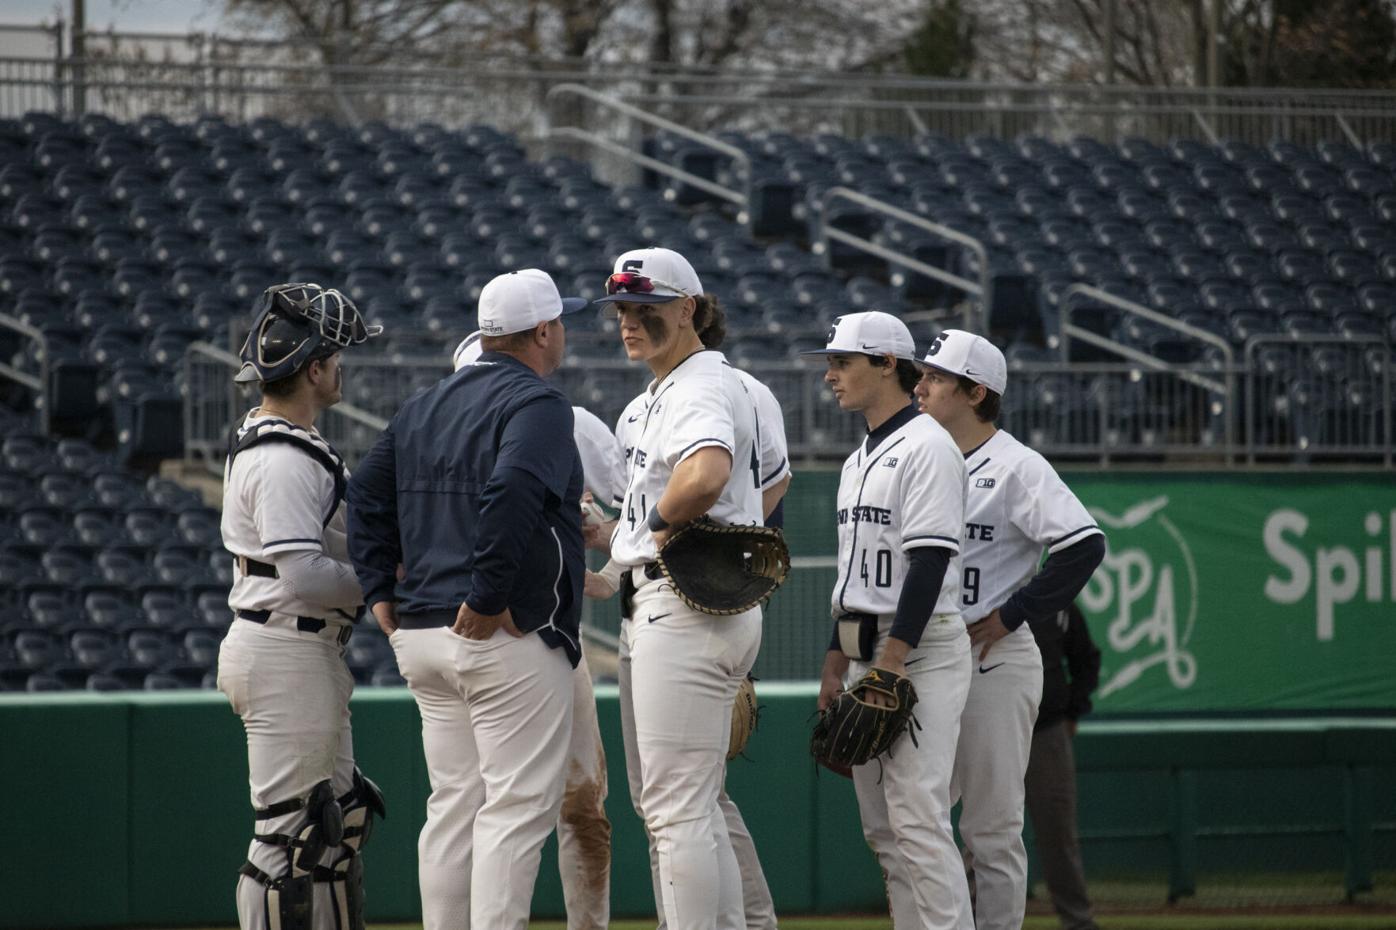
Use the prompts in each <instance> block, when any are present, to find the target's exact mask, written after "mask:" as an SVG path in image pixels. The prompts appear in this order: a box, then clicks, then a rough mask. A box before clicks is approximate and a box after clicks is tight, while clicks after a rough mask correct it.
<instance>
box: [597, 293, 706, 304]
mask: <svg viewBox="0 0 1396 930" xmlns="http://www.w3.org/2000/svg"><path fill="white" fill-rule="evenodd" d="M683 296H684V295H683V294H607V295H606V296H604V297H598V298H596V299H595V300H594V301H592V303H596V304H616V303H626V304H667V303H668V302H669V301H671V300H679V299H681V298H682V297H683Z"/></svg>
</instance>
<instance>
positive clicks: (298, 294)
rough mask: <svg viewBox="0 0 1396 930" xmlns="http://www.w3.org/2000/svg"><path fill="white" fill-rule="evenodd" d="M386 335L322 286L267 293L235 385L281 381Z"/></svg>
mask: <svg viewBox="0 0 1396 930" xmlns="http://www.w3.org/2000/svg"><path fill="white" fill-rule="evenodd" d="M382 332H383V327H381V326H369V325H367V324H366V323H364V318H363V316H362V315H361V314H360V313H359V309H358V308H357V307H355V306H354V302H353V301H352V300H350V299H349V298H348V297H346V296H344V295H343V294H341V293H340V292H339V291H337V290H335V289H334V288H324V287H321V286H320V285H318V284H277V285H275V286H274V287H269V288H267V289H266V290H265V291H263V292H262V296H261V297H260V298H259V299H258V301H257V309H256V312H255V313H254V314H253V317H252V331H251V332H249V333H248V334H247V341H246V342H244V343H243V344H242V352H241V353H240V354H241V356H242V369H241V370H240V371H239V372H238V373H237V375H236V377H234V379H233V380H234V381H237V382H239V383H247V382H251V381H262V382H268V381H280V380H281V379H282V378H289V377H290V376H291V375H293V374H295V373H296V372H298V371H300V370H301V369H302V368H303V367H305V366H306V365H307V364H309V363H310V362H311V361H313V360H314V359H317V358H328V357H330V356H331V355H334V354H335V353H336V352H338V351H340V350H341V349H347V348H349V347H350V346H355V345H358V344H359V343H361V342H367V341H368V340H369V339H370V338H371V337H373V336H377V335H379V334H380V333H382Z"/></svg>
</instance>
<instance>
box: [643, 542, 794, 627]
mask: <svg viewBox="0 0 1396 930" xmlns="http://www.w3.org/2000/svg"><path fill="white" fill-rule="evenodd" d="M658 561H659V568H660V570H661V571H663V572H664V577H665V578H667V579H668V580H669V583H670V584H671V585H673V586H674V593H675V594H677V595H678V596H679V599H680V600H682V601H683V602H684V603H685V604H687V605H688V606H689V607H691V608H693V609H694V610H697V611H699V612H701V613H705V614H714V615H716V616H719V617H725V616H729V615H731V614H740V613H744V612H746V611H748V610H751V609H752V608H753V607H755V606H756V605H757V604H759V603H761V602H762V601H764V600H765V599H766V598H768V597H770V596H771V595H772V594H774V593H775V590H776V588H778V587H780V586H781V583H782V582H784V581H785V578H786V576H787V575H788V574H789V573H790V550H789V549H788V548H786V545H785V537H784V536H783V535H781V532H780V530H777V529H773V528H771V527H768V526H723V525H722V524H720V523H714V522H713V521H712V520H710V519H708V518H707V517H703V518H701V519H698V520H694V521H693V522H692V523H689V524H686V525H684V526H682V527H680V528H679V529H678V530H677V531H676V532H675V533H674V535H673V536H671V537H669V541H668V542H666V543H665V544H664V548H663V549H661V550H660V552H659V556H658Z"/></svg>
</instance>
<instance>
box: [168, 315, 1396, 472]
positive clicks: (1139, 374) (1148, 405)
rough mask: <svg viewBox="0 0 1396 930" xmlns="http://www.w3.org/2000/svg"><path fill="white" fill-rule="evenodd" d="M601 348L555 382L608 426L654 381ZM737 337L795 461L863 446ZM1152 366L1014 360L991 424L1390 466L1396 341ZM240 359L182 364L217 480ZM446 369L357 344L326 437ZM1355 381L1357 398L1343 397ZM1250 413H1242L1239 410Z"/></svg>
mask: <svg viewBox="0 0 1396 930" xmlns="http://www.w3.org/2000/svg"><path fill="white" fill-rule="evenodd" d="M609 339H610V337H604V336H600V335H598V334H592V333H578V334H569V349H568V356H567V358H566V359H565V361H564V364H563V366H562V368H561V369H559V370H558V372H557V373H556V374H555V375H554V376H553V378H554V380H555V382H556V383H557V385H558V387H559V388H560V389H561V390H562V391H563V392H564V393H565V394H567V396H568V397H569V398H571V400H572V403H574V404H577V405H579V406H582V407H586V408H587V409H588V410H590V411H591V412H593V413H595V414H596V415H597V416H599V417H600V418H601V419H602V421H603V422H607V423H614V422H615V421H616V419H617V418H618V417H619V415H620V413H621V410H623V409H624V407H625V405H626V404H627V403H628V402H629V401H630V400H631V398H633V397H634V396H635V395H636V394H638V393H639V392H640V391H642V390H644V388H645V385H646V384H647V383H648V382H649V380H650V374H649V371H648V369H646V368H645V367H644V366H642V365H637V364H634V363H631V362H628V361H626V360H625V359H624V358H623V357H621V356H620V353H619V350H617V349H615V347H614V346H612V345H610V343H609ZM742 339H743V337H742V333H741V332H736V331H734V332H732V333H731V334H729V338H728V341H727V344H726V346H727V349H728V355H729V358H731V359H732V360H733V362H734V364H737V365H739V366H740V367H743V368H745V369H746V370H748V371H750V372H751V373H752V374H754V375H756V376H757V377H758V378H760V379H761V380H762V381H764V382H765V383H766V384H767V385H768V386H769V387H770V388H771V391H772V392H773V393H774V394H775V395H776V397H777V398H778V399H779V400H780V402H781V406H782V408H783V413H784V417H785V429H786V438H787V441H788V443H789V446H790V455H791V458H792V460H794V461H798V462H802V463H806V464H809V463H816V462H818V463H833V462H838V461H840V460H842V458H843V457H844V455H846V454H847V452H848V450H850V449H852V448H853V447H854V446H855V445H856V444H857V443H858V442H859V441H860V440H861V439H862V437H863V435H864V433H865V429H864V423H863V421H862V418H861V417H858V416H857V415H854V414H849V413H845V412H844V411H842V410H841V409H839V406H838V404H837V403H836V402H835V401H834V399H833V397H832V395H831V394H830V393H829V390H828V388H827V386H826V385H825V384H824V373H825V371H824V367H823V366H822V365H818V364H812V363H809V362H805V361H795V360H780V359H766V358H761V359H754V358H745V357H743V355H742V353H741V346H742ZM603 340H607V341H603ZM1276 343H1283V344H1286V345H1292V346H1296V347H1300V348H1305V349H1306V353H1307V354H1306V355H1305V357H1304V359H1302V360H1300V359H1299V357H1298V355H1296V356H1295V357H1294V359H1292V362H1293V364H1288V365H1285V366H1278V367H1277V368H1276V371H1275V373H1273V374H1272V373H1270V372H1268V371H1267V369H1266V368H1265V365H1264V359H1262V358H1260V357H1259V355H1261V354H1263V353H1260V347H1263V346H1265V345H1273V344H1276ZM1317 346H1331V347H1334V348H1337V349H1340V350H1341V352H1342V353H1346V354H1345V355H1343V358H1345V359H1346V360H1347V361H1346V362H1345V363H1342V364H1340V363H1339V362H1338V361H1335V359H1334V358H1333V357H1329V358H1328V359H1327V360H1326V361H1325V362H1324V364H1322V365H1315V364H1311V359H1310V356H1312V353H1313V350H1314V347H1317ZM1340 354H1341V353H1340ZM1331 355H1332V353H1330V356H1331ZM1383 358H1385V359H1386V360H1387V361H1386V362H1385V363H1383V362H1382V361H1381V359H1383ZM1155 362H1156V360H1151V361H1150V362H1148V363H1141V362H1138V361H1135V360H1132V359H1122V360H1119V361H1111V362H1071V363H1066V362H1060V361H1033V362H1022V361H1017V360H1014V361H1011V362H1010V366H1009V384H1008V390H1007V392H1006V393H1005V396H1004V403H1003V413H1002V415H1001V418H1000V420H999V424H1000V425H1001V426H1002V427H1003V428H1005V429H1007V430H1008V431H1010V432H1011V433H1013V434H1014V435H1015V436H1018V437H1019V438H1020V439H1022V440H1023V441H1024V442H1026V443H1027V444H1028V445H1030V446H1032V447H1033V448H1034V449H1037V450H1038V451H1039V452H1041V453H1043V454H1044V455H1047V456H1049V457H1052V458H1054V459H1058V460H1061V461H1068V460H1069V461H1073V462H1077V463H1082V464H1099V465H1102V466H1104V465H1109V464H1112V463H1119V462H1126V463H1127V462H1138V463H1145V464H1154V465H1157V464H1159V463H1161V462H1168V463H1170V464H1180V465H1197V466H1203V465H1206V466H1212V467H1215V466H1224V467H1229V466H1233V465H1236V464H1239V463H1241V462H1243V461H1250V462H1257V461H1262V462H1265V463H1267V464H1275V465H1286V464H1288V465H1293V466H1300V467H1302V466H1304V465H1306V464H1307V463H1309V462H1311V461H1313V460H1314V459H1315V457H1327V458H1328V460H1330V461H1334V460H1341V461H1344V462H1351V463H1352V464H1355V465H1360V466H1363V467H1390V466H1391V464H1392V461H1393V450H1396V437H1393V427H1392V422H1393V417H1392V406H1393V400H1392V396H1391V378H1390V371H1389V368H1390V364H1391V363H1390V347H1389V346H1388V345H1387V344H1386V343H1384V342H1381V341H1380V340H1376V339H1368V340H1343V339H1342V337H1334V336H1313V337H1300V338H1297V339H1294V340H1288V339H1272V340H1260V341H1257V342H1255V343H1254V344H1253V345H1252V346H1251V347H1249V348H1248V357H1247V359H1246V361H1245V362H1244V363H1243V364H1240V365H1235V364H1233V363H1231V362H1229V361H1227V362H1223V363H1221V364H1217V363H1212V362H1203V363H1200V364H1196V365H1174V366H1165V367H1163V368H1160V367H1158V366H1157V365H1156V364H1155ZM236 364H237V360H236V358H235V357H234V356H232V355H231V354H230V353H227V352H224V351H222V350H219V349H215V348H214V347H212V346H208V345H205V344H199V343H196V344H195V347H194V348H192V349H191V351H190V353H189V355H188V356H186V359H185V366H186V367H185V376H184V383H185V392H186V394H185V404H186V413H185V429H186V441H185V446H186V449H187V450H188V453H187V455H188V456H189V457H190V458H191V459H192V460H198V461H201V462H203V463H204V464H205V465H207V466H209V468H210V469H211V470H212V471H215V472H218V471H220V470H221V468H222V462H223V456H224V455H225V453H226V443H227V436H228V431H229V430H230V429H231V427H232V426H233V424H234V423H235V422H236V420H237V418H238V417H240V416H241V415H242V414H243V413H245V412H246V410H247V409H248V408H250V407H251V406H252V405H253V404H254V403H255V399H253V398H251V397H248V396H245V395H242V394H241V393H240V392H239V390H238V389H237V388H236V387H235V386H234V385H233V383H232V380H231V376H232V373H233V371H234V370H235V369H236ZM1383 364H1384V366H1385V367H1382V366H1383ZM1356 365H1362V366H1366V368H1364V369H1363V371H1367V372H1369V374H1368V375H1366V376H1365V379H1363V378H1357V377H1356V376H1355V375H1354V371H1355V369H1354V368H1353V366H1356ZM449 371H450V363H449V361H448V360H447V359H446V358H444V357H423V356H418V357H394V356H392V355H388V354H382V353H375V352H373V351H369V350H360V351H357V352H355V353H354V354H353V355H352V356H351V357H349V358H348V359H347V360H346V363H345V375H344V396H345V402H344V403H341V404H339V405H337V406H335V407H333V408H331V409H330V411H329V413H328V414H327V415H326V417H325V418H324V422H323V423H322V424H321V430H322V432H324V434H325V435H326V436H327V437H329V438H330V440H331V441H332V442H334V443H335V446H336V447H337V448H338V449H339V450H340V451H341V452H342V453H344V455H345V457H346V458H347V459H348V460H349V461H350V462H351V463H354V462H357V461H358V459H359V458H360V457H361V456H362V455H363V454H364V453H365V452H366V451H367V450H368V449H369V447H370V446H372V444H373V443H374V442H375V441H376V440H377V438H378V434H379V432H380V431H381V429H382V427H383V426H384V425H385V424H386V422H387V421H388V419H390V418H391V417H392V416H393V414H394V413H395V412H396V411H397V409H398V407H399V406H400V405H401V403H402V402H403V400H405V399H406V398H407V397H408V396H410V395H411V394H412V393H413V392H415V391H417V390H419V389H420V388H422V387H424V386H426V385H429V384H431V383H433V382H434V381H436V380H437V379H439V378H441V377H443V376H444V375H446V374H447V373H449ZM1284 372H1288V374H1285V373H1284ZM1296 372H1297V373H1302V374H1304V378H1303V379H1302V380H1303V382H1304V384H1305V385H1306V390H1307V392H1308V393H1307V394H1295V395H1294V397H1293V399H1287V398H1290V397H1291V395H1290V392H1291V390H1292V388H1291V382H1293V381H1295V380H1296V378H1295V374H1296ZM1364 385H1365V390H1366V393H1365V394H1362V395H1361V396H1360V397H1359V400H1360V404H1355V405H1351V406H1346V407H1345V406H1343V405H1342V403H1338V402H1337V401H1338V400H1341V399H1345V398H1350V397H1352V396H1354V395H1353V394H1352V392H1354V391H1356V390H1357V389H1359V388H1362V387H1363V386H1364ZM1243 389H1244V390H1243ZM1309 396H1312V397H1314V398H1316V399H1319V398H1322V399H1325V401H1324V404H1322V405H1320V404H1318V403H1317V400H1315V401H1313V402H1311V403H1310V404H1309V406H1308V407H1301V406H1300V401H1301V400H1303V399H1304V398H1305V397H1309ZM1282 401H1283V402H1282ZM1243 409H1244V410H1246V412H1247V413H1246V416H1245V418H1244V419H1242V418H1241V417H1240V414H1239V411H1241V410H1243ZM1320 414H1321V416H1320ZM1310 424H1314V425H1312V426H1311V425H1310ZM1345 424H1346V425H1345ZM1359 425H1360V426H1361V427H1362V428H1361V429H1359V428H1358V426H1359ZM1334 437H1336V439H1335V438H1334ZM1338 440H1341V441H1338Z"/></svg>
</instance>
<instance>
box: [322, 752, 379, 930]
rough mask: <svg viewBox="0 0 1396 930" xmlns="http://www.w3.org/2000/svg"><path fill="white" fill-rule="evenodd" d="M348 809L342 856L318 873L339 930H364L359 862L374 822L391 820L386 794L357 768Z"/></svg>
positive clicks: (345, 803) (345, 800) (347, 798)
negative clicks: (328, 895)
mask: <svg viewBox="0 0 1396 930" xmlns="http://www.w3.org/2000/svg"><path fill="white" fill-rule="evenodd" d="M339 803H340V804H341V805H342V806H343V808H344V837H343V839H342V840H341V841H340V844H339V849H340V855H339V857H338V858H337V859H336V860H335V862H334V864H333V865H332V866H330V867H328V868H322V869H317V870H316V871H315V880H316V881H320V882H329V883H330V900H331V901H332V902H333V906H334V913H335V926H336V927H337V928H338V930H364V866H363V860H362V859H360V858H359V854H360V852H362V850H363V848H364V844H365V843H367V842H368V839H369V837H370V836H372V835H373V819H374V816H375V815H377V817H379V818H380V819H381V818H383V817H386V816H387V807H386V806H385V805H384V803H383V792H382V791H380V790H379V788H378V786H377V785H375V784H374V783H373V780H372V779H370V778H369V777H368V776H366V775H364V773H363V772H361V771H359V769H358V767H357V766H356V767H355V768H354V787H352V788H350V789H349V791H348V792H347V793H346V794H344V795H343V796H342V797H340V799H339Z"/></svg>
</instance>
